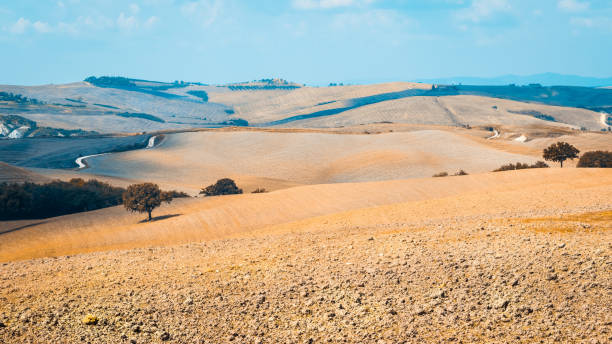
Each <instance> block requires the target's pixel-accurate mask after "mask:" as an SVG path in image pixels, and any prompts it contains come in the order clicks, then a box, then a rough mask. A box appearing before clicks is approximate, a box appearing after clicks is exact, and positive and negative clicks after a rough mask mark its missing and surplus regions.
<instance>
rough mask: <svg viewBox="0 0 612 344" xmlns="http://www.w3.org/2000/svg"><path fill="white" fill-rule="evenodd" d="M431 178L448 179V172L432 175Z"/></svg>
mask: <svg viewBox="0 0 612 344" xmlns="http://www.w3.org/2000/svg"><path fill="white" fill-rule="evenodd" d="M433 177H448V172H440V173H436V174H434V175H433Z"/></svg>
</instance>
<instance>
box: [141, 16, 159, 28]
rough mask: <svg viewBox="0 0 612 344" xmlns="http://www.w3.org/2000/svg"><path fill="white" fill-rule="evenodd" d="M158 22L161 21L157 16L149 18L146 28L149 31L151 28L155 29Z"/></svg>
mask: <svg viewBox="0 0 612 344" xmlns="http://www.w3.org/2000/svg"><path fill="white" fill-rule="evenodd" d="M158 21H159V18H157V17H156V16H151V17H149V19H147V20H146V21H145V22H144V27H146V28H147V29H148V28H151V27H153V25H155V23H157V22H158Z"/></svg>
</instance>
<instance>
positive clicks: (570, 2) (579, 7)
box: [557, 0, 590, 12]
mask: <svg viewBox="0 0 612 344" xmlns="http://www.w3.org/2000/svg"><path fill="white" fill-rule="evenodd" d="M557 7H558V8H559V9H560V10H562V11H565V12H582V11H586V10H588V9H589V7H590V4H589V3H588V2H582V1H578V0H560V1H559V2H558V3H557Z"/></svg>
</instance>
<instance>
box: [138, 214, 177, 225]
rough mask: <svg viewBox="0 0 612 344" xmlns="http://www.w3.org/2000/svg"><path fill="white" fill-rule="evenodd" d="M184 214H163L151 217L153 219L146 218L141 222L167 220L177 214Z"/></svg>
mask: <svg viewBox="0 0 612 344" xmlns="http://www.w3.org/2000/svg"><path fill="white" fill-rule="evenodd" d="M181 215H183V214H168V215H162V216H157V217H154V218H152V219H151V221H149V220H147V219H145V220H142V221H140V222H139V223H147V222H155V221H161V220H165V219H170V218H173V217H177V216H181Z"/></svg>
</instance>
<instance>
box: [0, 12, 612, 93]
mask: <svg viewBox="0 0 612 344" xmlns="http://www.w3.org/2000/svg"><path fill="white" fill-rule="evenodd" d="M0 31H2V33H3V34H2V35H0V43H2V45H3V47H4V49H3V54H0V62H1V63H2V64H3V65H4V66H10V68H5V69H4V70H3V73H2V75H1V76H0V83H1V84H15V85H42V84H50V83H53V84H61V83H67V82H74V81H79V80H83V79H84V78H85V77H87V76H90V75H121V76H126V77H130V78H140V79H148V80H160V81H173V80H185V81H198V82H203V83H210V84H223V83H228V82H240V81H248V80H255V79H261V78H268V77H281V78H285V79H287V80H291V81H295V82H299V83H305V84H307V85H319V86H321V85H326V84H328V83H330V82H334V83H354V84H361V83H377V82H386V81H419V80H431V79H456V78H461V77H462V76H463V77H469V78H498V77H500V76H508V75H517V76H531V75H533V74H540V73H558V74H564V75H577V76H586V77H590V78H610V77H611V76H612V64H610V63H609V61H608V60H609V56H611V55H612V3H610V2H609V1H603V0H590V1H584V0H548V1H541V2H538V3H537V4H533V2H530V1H525V0H520V1H508V0H432V1H424V0H416V1H403V0H386V1H385V0H293V1H258V2H257V3H252V2H248V1H239V0H228V1H220V0H197V1H195V0H191V1H186V0H134V1H128V2H120V1H100V0H93V1H80V0H61V1H56V0H53V1H32V0H26V1H20V2H19V3H5V4H0ZM595 52H596V53H595Z"/></svg>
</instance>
